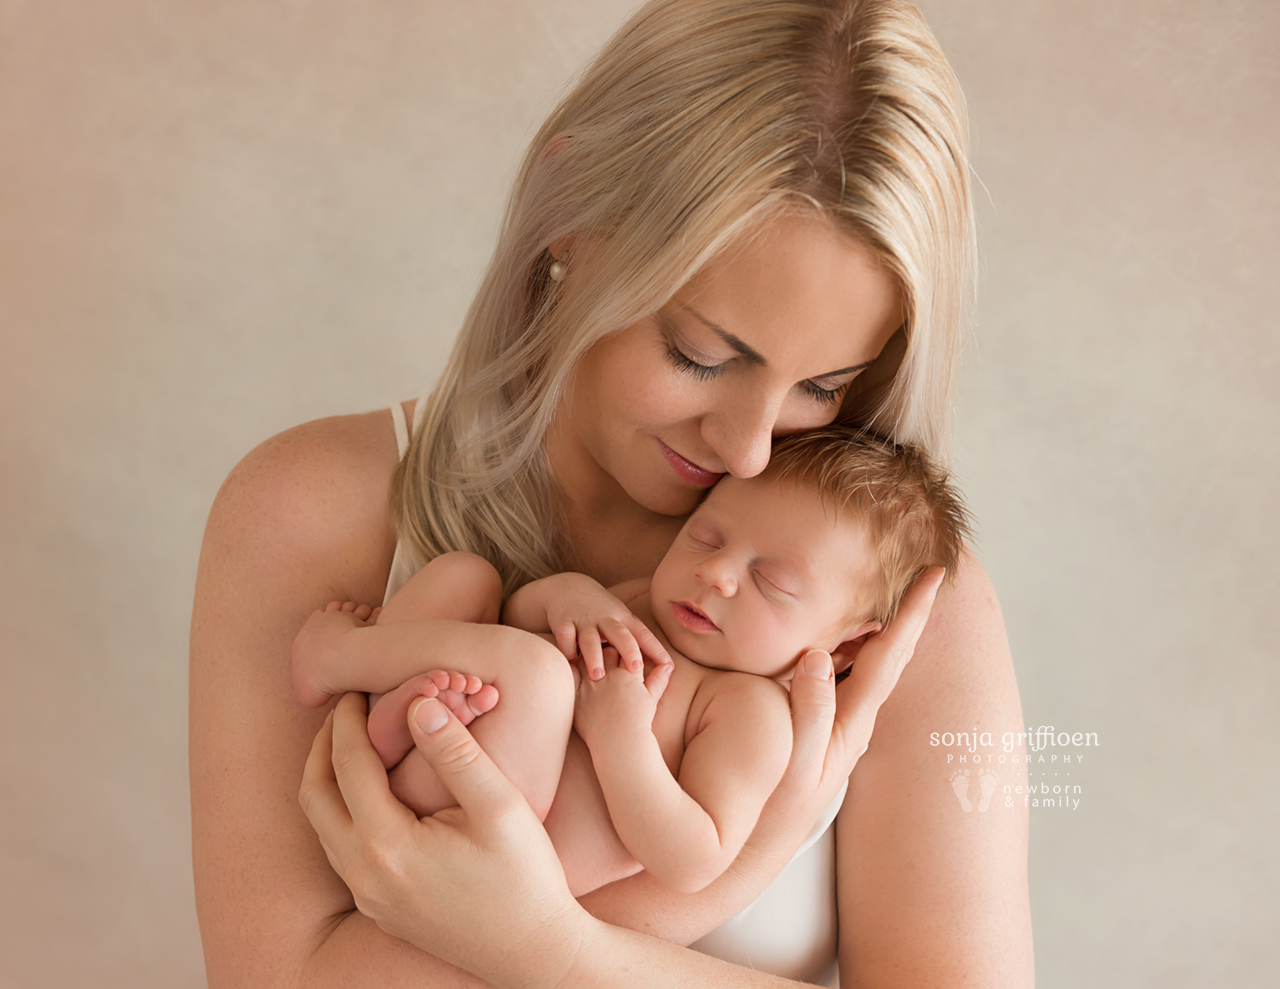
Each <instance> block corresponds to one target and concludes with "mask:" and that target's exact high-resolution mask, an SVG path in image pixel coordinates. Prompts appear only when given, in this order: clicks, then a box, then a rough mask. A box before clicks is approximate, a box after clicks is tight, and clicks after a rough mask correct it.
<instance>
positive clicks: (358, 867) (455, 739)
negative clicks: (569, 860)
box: [299, 694, 593, 984]
mask: <svg viewBox="0 0 1280 989" xmlns="http://www.w3.org/2000/svg"><path fill="white" fill-rule="evenodd" d="M409 720H410V730H411V732H412V733H413V736H414V742H415V744H416V745H417V746H418V748H419V750H420V751H421V752H422V754H423V755H424V756H425V757H426V759H427V761H428V762H429V763H430V765H431V767H432V769H434V770H435V771H436V773H437V775H439V777H440V779H441V781H442V782H443V783H444V784H445V785H446V786H447V787H448V788H449V790H450V791H451V792H452V793H453V795H454V796H455V797H456V798H457V800H458V803H459V806H458V807H453V808H449V809H448V810H443V811H441V812H439V813H438V814H436V815H434V816H433V817H426V818H422V819H421V820H419V819H418V818H417V817H415V816H414V814H413V812H412V811H410V810H409V809H408V808H407V807H405V806H404V805H403V804H401V803H400V802H399V801H398V800H396V798H395V797H394V796H393V795H392V794H391V791H390V789H389V787H388V784H387V776H386V773H385V771H384V770H383V767H382V762H381V760H380V759H379V758H378V755H377V753H376V752H375V751H374V750H373V747H372V746H371V745H370V743H369V738H368V734H367V730H366V701H365V698H364V696H363V695H362V694H346V695H345V696H344V697H343V698H342V699H341V700H340V701H339V702H338V705H337V707H336V708H335V709H334V710H333V712H332V713H331V715H330V717H329V718H328V720H326V722H325V724H324V727H323V728H322V729H321V731H320V733H319V734H318V735H317V736H316V739H315V743H314V744H313V746H312V748H311V754H310V756H309V757H308V759H307V765H306V769H305V771H304V773H303V778H302V788H301V791H300V793H299V801H300V802H301V804H302V808H303V810H304V811H305V812H306V815H307V817H308V819H309V820H310V821H311V824H312V826H313V827H314V828H315V830H316V833H317V834H318V835H319V836H320V842H321V844H322V845H323V847H324V851H325V854H326V855H327V856H328V858H329V863H330V864H331V865H332V866H333V868H334V871H336V872H337V873H338V875H340V876H341V877H342V879H343V880H344V881H345V882H346V884H347V885H348V886H349V887H350V889H351V892H352V895H353V896H354V898H355V903H356V906H357V908H358V909H359V910H360V912H361V913H363V914H365V915H366V916H368V917H369V918H371V919H372V920H373V921H374V922H375V923H376V924H377V925H378V926H379V927H380V928H382V929H383V930H384V931H386V932H387V933H389V934H392V935H394V936H396V937H399V938H402V939H404V940H405V941H408V942H410V943H411V944H414V945H416V946H417V947H419V948H421V949H422V950H423V951H427V952H429V953H430V954H432V955H435V956H436V957H437V958H441V959H443V960H445V961H448V962H451V963H452V964H455V965H457V966H459V967H460V968H464V969H466V970H468V971H470V972H472V973H473V974H475V975H478V976H480V977H481V978H484V979H487V980H489V981H491V982H494V983H496V984H510V983H511V982H513V981H514V982H517V983H528V982H530V981H535V982H542V981H544V977H545V981H546V982H550V983H554V982H556V981H558V980H559V978H560V976H561V975H562V974H563V973H564V972H566V971H568V969H569V967H570V966H571V965H572V963H573V961H574V957H575V954H576V951H577V947H578V944H579V943H580V941H581V939H582V938H583V936H584V934H585V933H586V931H587V929H588V928H589V927H590V926H591V925H592V923H593V922H592V920H591V918H590V917H589V916H588V915H587V914H586V912H585V911H583V910H582V909H581V908H580V907H579V906H578V904H577V903H576V902H575V901H574V899H573V897H572V896H571V895H570V893H569V887H568V885H567V884H566V882H565V878H564V872H563V870H562V869H561V867H560V862H559V860H558V859H557V858H556V854H555V851H554V850H553V849H552V847H551V841H550V840H549V839H548V838H547V834H546V832H545V831H544V830H543V828H542V825H541V823H540V822H539V821H538V818H537V816H536V815H535V814H534V813H533V811H532V810H531V809H530V807H529V805H528V803H527V802H526V801H525V799H524V798H523V797H522V796H521V795H520V793H519V791H518V790H517V789H516V788H515V787H514V786H513V785H512V784H511V783H510V781H508V780H507V778H506V777H505V776H503V775H502V773H501V772H500V771H499V770H498V768H497V767H496V766H495V765H494V764H493V763H492V761H490V759H489V757H488V756H487V755H485V753H484V752H483V751H482V750H481V749H480V746H479V745H478V744H477V743H476V741H475V739H474V738H472V736H471V734H470V733H469V732H468V731H467V730H466V729H465V728H464V727H463V726H462V724H461V723H460V722H459V721H458V720H457V718H455V717H454V716H453V715H452V714H451V713H450V712H449V710H448V709H447V708H446V707H445V706H444V705H442V704H440V703H439V702H438V701H436V700H433V699H430V698H423V699H422V700H421V701H418V702H417V703H416V705H415V706H414V707H413V708H412V709H411V710H410V719H409ZM534 976H537V977H536V978H534Z"/></svg>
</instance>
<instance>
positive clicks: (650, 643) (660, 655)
mask: <svg viewBox="0 0 1280 989" xmlns="http://www.w3.org/2000/svg"><path fill="white" fill-rule="evenodd" d="M627 628H629V629H630V630H631V632H632V634H633V635H635V637H636V642H637V644H639V646H640V651H641V652H642V653H644V654H645V655H646V656H648V657H649V658H650V659H652V660H653V661H654V662H655V663H670V662H671V654H670V653H668V652H667V650H666V648H664V647H663V645H662V642H661V640H660V639H659V638H658V637H657V636H656V635H654V634H653V632H652V631H651V630H650V628H649V626H648V625H646V624H645V623H644V622H642V621H641V620H640V619H639V618H633V619H632V620H631V621H629V622H627Z"/></svg>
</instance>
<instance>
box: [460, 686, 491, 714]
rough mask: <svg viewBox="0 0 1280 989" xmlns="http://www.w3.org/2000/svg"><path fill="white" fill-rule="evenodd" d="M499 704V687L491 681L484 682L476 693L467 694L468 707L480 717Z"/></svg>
mask: <svg viewBox="0 0 1280 989" xmlns="http://www.w3.org/2000/svg"><path fill="white" fill-rule="evenodd" d="M497 706H498V688H497V687H495V686H493V684H490V683H482V684H481V685H480V689H479V690H477V691H476V692H475V693H474V694H468V695H467V707H469V708H471V712H472V714H474V715H475V716H476V717H479V716H480V715H482V714H486V713H488V712H489V711H492V710H493V709H494V708H495V707H497Z"/></svg>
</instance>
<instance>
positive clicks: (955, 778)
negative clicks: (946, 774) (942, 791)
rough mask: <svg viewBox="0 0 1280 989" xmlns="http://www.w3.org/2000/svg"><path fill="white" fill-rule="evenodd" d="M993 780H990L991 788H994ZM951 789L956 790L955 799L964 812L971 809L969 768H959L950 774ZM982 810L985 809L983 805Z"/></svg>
mask: <svg viewBox="0 0 1280 989" xmlns="http://www.w3.org/2000/svg"><path fill="white" fill-rule="evenodd" d="M995 785H996V784H995V780H992V781H991V786H992V789H994V788H995ZM951 789H953V790H955V792H956V799H957V800H959V801H960V809H961V810H963V811H964V812H965V813H966V814H967V813H969V811H971V810H973V803H972V802H971V801H970V800H969V770H967V769H961V770H958V771H956V772H954V773H952V774H951ZM983 810H986V808H985V807H984V808H983Z"/></svg>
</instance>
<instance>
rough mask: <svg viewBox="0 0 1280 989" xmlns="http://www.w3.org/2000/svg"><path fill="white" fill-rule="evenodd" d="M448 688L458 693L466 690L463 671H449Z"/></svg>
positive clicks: (465, 678) (465, 679)
mask: <svg viewBox="0 0 1280 989" xmlns="http://www.w3.org/2000/svg"><path fill="white" fill-rule="evenodd" d="M449 689H450V690H453V691H456V692H457V693H459V694H465V693H466V692H467V677H466V674H465V673H459V672H458V671H457V670H451V671H450V672H449Z"/></svg>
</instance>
